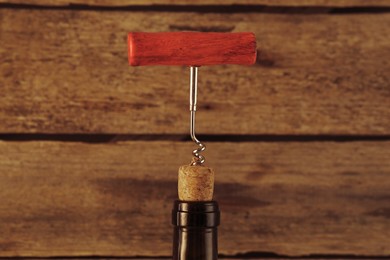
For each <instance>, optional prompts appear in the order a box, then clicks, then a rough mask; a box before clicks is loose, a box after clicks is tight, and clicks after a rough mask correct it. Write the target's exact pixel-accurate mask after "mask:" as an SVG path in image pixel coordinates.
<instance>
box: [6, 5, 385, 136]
mask: <svg viewBox="0 0 390 260" xmlns="http://www.w3.org/2000/svg"><path fill="white" fill-rule="evenodd" d="M0 17H1V18H0V19H1V20H0V21H1V27H0V41H1V45H0V73H1V77H0V86H1V91H2V95H0V122H1V124H0V132H3V133H35V132H40V133H133V134H137V133H144V134H149V133H160V134H164V133H176V134H183V133H187V132H188V120H189V112H187V111H188V96H189V87H188V84H189V71H188V70H187V69H186V68H182V67H140V68H133V67H130V68H129V67H128V65H127V51H126V49H127V47H126V37H127V33H128V32H129V31H135V30H140V31H145V30H148V31H175V30H189V29H193V30H212V31H218V30H219V31H224V30H227V31H233V32H239V31H253V32H254V33H255V34H256V36H257V37H258V39H257V40H258V42H257V44H258V46H261V50H262V52H261V53H260V54H259V58H258V60H257V65H256V66H251V67H242V66H230V65H229V66H215V67H204V68H201V69H200V72H199V97H198V122H199V123H198V124H197V127H198V133H199V134H201V133H203V134H206V133H208V134H362V135H365V134H370V135H376V134H389V133H390V110H389V106H388V104H389V100H390V88H389V87H388V86H389V84H390V73H389V71H390V62H389V59H388V57H389V53H390V44H389V43H390V14H379V15H378V14H375V15H369V14H354V15H340V16H338V15H332V16H331V15H276V14H253V13H252V14H251V13H249V14H248V13H247V14H199V13H180V12H179V13H163V12H147V13H142V12H94V11H67V10H60V11H55V10H15V9H1V10H0ZM140 21H142V22H140ZM195 21H196V23H195ZM26 24H28V25H29V26H26Z"/></svg>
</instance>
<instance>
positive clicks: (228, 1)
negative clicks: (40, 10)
mask: <svg viewBox="0 0 390 260" xmlns="http://www.w3.org/2000/svg"><path fill="white" fill-rule="evenodd" d="M0 3H12V4H17V3H21V4H29V5H52V6H68V5H71V4H72V5H74V4H80V5H90V6H129V5H188V4H189V5H222V4H223V5H232V4H240V5H267V6H336V7H353V6H390V3H389V1H388V0H369V1H367V0H337V1H335V0H224V1H223V2H221V1H218V0H197V1H191V0H72V1H69V0H0Z"/></svg>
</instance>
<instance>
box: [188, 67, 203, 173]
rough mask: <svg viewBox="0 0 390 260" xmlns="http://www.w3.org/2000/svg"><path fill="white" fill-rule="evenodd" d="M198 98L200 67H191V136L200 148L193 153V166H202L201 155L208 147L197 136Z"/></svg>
mask: <svg viewBox="0 0 390 260" xmlns="http://www.w3.org/2000/svg"><path fill="white" fill-rule="evenodd" d="M197 96H198V67H195V66H191V67H190V112H191V119H190V134H191V139H192V141H194V142H195V143H196V144H197V145H198V146H199V148H197V149H195V150H193V151H192V155H193V156H194V158H193V160H192V162H191V165H193V166H195V165H202V164H203V163H204V161H205V158H204V156H203V155H201V154H200V153H201V152H203V151H204V150H205V149H206V146H205V145H204V144H202V143H201V142H200V141H199V140H198V139H197V138H196V136H195V112H196V103H197Z"/></svg>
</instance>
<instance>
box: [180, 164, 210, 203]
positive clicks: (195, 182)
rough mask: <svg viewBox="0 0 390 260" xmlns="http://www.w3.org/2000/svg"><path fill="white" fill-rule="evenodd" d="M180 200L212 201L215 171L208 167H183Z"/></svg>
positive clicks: (181, 170)
mask: <svg viewBox="0 0 390 260" xmlns="http://www.w3.org/2000/svg"><path fill="white" fill-rule="evenodd" d="M178 192H179V200H183V201H211V200H213V192H214V171H213V169H211V168H208V167H206V166H191V165H183V166H181V167H180V168H179V181H178Z"/></svg>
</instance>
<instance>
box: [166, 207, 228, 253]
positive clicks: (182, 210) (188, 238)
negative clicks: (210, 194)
mask: <svg viewBox="0 0 390 260" xmlns="http://www.w3.org/2000/svg"><path fill="white" fill-rule="evenodd" d="M219 222H220V212H219V207H218V203H217V202H216V201H194V202H188V201H180V200H176V201H175V202H174V204H173V210H172V224H173V225H174V227H173V258H172V259H173V260H216V259H218V233H217V227H218V225H219Z"/></svg>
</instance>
